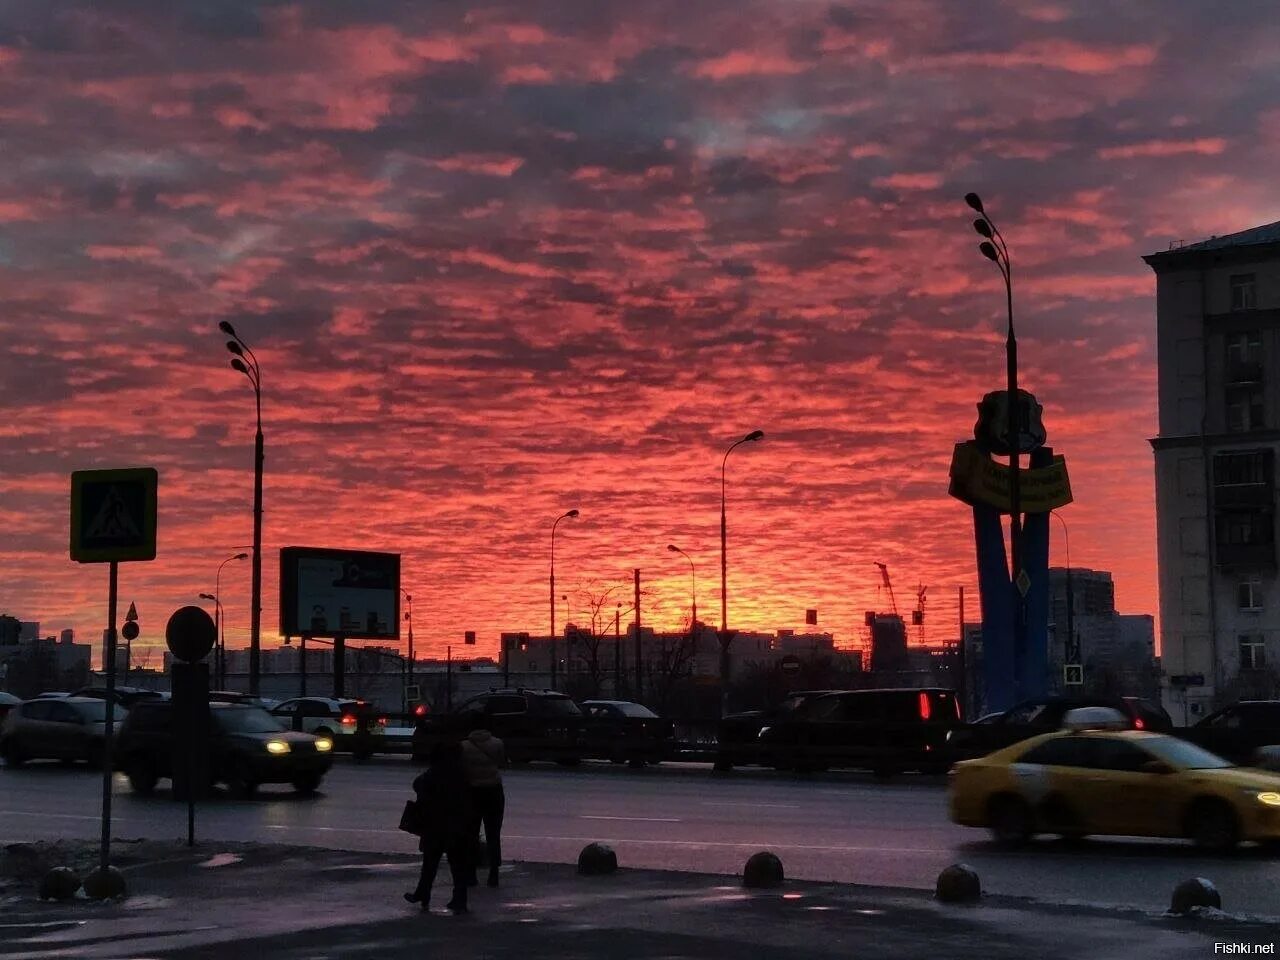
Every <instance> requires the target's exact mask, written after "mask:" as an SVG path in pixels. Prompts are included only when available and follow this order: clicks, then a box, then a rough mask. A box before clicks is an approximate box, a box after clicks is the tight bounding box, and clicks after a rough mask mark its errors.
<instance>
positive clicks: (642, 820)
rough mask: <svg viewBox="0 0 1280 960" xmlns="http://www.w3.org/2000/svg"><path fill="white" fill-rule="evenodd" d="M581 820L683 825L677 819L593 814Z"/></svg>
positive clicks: (582, 816) (582, 817)
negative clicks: (598, 815)
mask: <svg viewBox="0 0 1280 960" xmlns="http://www.w3.org/2000/svg"><path fill="white" fill-rule="evenodd" d="M578 819H579V820H626V821H627V822H628V823H683V822H684V821H683V820H680V819H678V818H676V817H597V816H593V815H591V814H587V813H583V814H580V815H579V817H578Z"/></svg>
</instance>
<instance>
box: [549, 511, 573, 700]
mask: <svg viewBox="0 0 1280 960" xmlns="http://www.w3.org/2000/svg"><path fill="white" fill-rule="evenodd" d="M577 516H578V511H577V510H569V511H566V512H565V513H562V514H560V516H558V517H556V522H555V523H553V524H551V689H552V690H554V689H555V688H556V527H557V526H559V525H560V521H561V520H565V519H569V520H572V519H574V518H576V517H577ZM566 617H567V614H566Z"/></svg>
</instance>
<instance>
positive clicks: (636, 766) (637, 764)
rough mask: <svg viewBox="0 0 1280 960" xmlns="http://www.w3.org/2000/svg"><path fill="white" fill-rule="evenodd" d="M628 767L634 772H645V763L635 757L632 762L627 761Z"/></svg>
mask: <svg viewBox="0 0 1280 960" xmlns="http://www.w3.org/2000/svg"><path fill="white" fill-rule="evenodd" d="M627 766H628V767H630V768H631V769H632V770H643V769H644V761H643V760H641V759H640V758H639V757H634V758H632V759H631V760H628V761H627Z"/></svg>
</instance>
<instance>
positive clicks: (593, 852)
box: [578, 843, 618, 877]
mask: <svg viewBox="0 0 1280 960" xmlns="http://www.w3.org/2000/svg"><path fill="white" fill-rule="evenodd" d="M617 870H618V855H617V854H616V853H614V852H613V847H610V846H608V845H607V844H603V843H588V844H587V845H586V846H585V847H583V848H582V852H581V853H580V854H578V873H580V874H582V875H583V876H585V877H599V876H603V875H605V874H607V873H616V872H617Z"/></svg>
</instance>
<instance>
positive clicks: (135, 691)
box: [42, 687, 169, 710]
mask: <svg viewBox="0 0 1280 960" xmlns="http://www.w3.org/2000/svg"><path fill="white" fill-rule="evenodd" d="M112 693H113V694H114V695H115V701H116V703H117V704H119V705H120V706H122V707H124V708H125V709H126V710H128V709H129V708H130V707H132V706H133V705H134V704H135V703H137V702H138V701H140V700H164V699H167V698H168V696H169V695H168V694H167V693H162V692H160V691H159V690H143V689H142V688H141V687H116V688H115V689H114V690H113V691H112ZM42 696H44V694H42ZM71 696H73V697H93V698H94V699H96V700H105V699H107V688H106V687H81V688H80V689H79V690H76V691H75V692H74V693H72V694H71Z"/></svg>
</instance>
